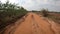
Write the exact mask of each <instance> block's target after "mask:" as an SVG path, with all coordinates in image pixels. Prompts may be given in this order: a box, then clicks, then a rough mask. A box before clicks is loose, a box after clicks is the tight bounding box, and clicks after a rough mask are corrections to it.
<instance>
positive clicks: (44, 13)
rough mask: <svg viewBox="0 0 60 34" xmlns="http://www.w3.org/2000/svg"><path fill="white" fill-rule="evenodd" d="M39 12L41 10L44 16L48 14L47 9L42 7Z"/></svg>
mask: <svg viewBox="0 0 60 34" xmlns="http://www.w3.org/2000/svg"><path fill="white" fill-rule="evenodd" d="M41 12H42V15H43V16H44V17H47V16H48V11H47V10H45V9H43V10H41Z"/></svg>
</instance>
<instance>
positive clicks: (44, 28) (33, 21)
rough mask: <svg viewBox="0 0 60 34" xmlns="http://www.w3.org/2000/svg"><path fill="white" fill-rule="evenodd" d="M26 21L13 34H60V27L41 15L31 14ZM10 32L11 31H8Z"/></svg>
mask: <svg viewBox="0 0 60 34" xmlns="http://www.w3.org/2000/svg"><path fill="white" fill-rule="evenodd" d="M24 19H25V20H24V21H23V22H21V24H19V25H17V26H16V28H15V30H14V32H12V33H13V34H60V33H59V32H60V26H58V25H56V24H55V23H54V22H53V21H52V22H53V23H52V22H51V21H49V20H48V19H45V18H43V17H41V15H40V16H39V15H37V14H34V13H29V14H28V16H27V17H26V18H24ZM19 21H20V20H19ZM19 21H18V22H19ZM18 22H16V24H17V23H18ZM19 23H20V22H19ZM8 31H10V30H9V29H8ZM12 33H11V34H12ZM5 34H8V32H7V31H6V32H5Z"/></svg>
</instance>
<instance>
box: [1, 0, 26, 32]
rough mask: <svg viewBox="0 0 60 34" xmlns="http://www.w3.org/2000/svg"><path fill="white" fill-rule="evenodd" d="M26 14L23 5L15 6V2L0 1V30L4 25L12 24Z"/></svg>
mask: <svg viewBox="0 0 60 34" xmlns="http://www.w3.org/2000/svg"><path fill="white" fill-rule="evenodd" d="M25 14H27V11H26V10H25V9H24V8H23V7H19V6H17V4H15V3H13V4H12V3H9V1H7V2H6V3H2V2H1V1H0V31H2V30H3V29H4V27H6V26H8V25H10V24H14V22H15V21H16V20H17V19H19V18H21V17H22V16H24V15H25Z"/></svg>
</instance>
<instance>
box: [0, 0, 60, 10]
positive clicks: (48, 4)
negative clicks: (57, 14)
mask: <svg viewBox="0 0 60 34" xmlns="http://www.w3.org/2000/svg"><path fill="white" fill-rule="evenodd" d="M0 1H2V2H3V3H4V2H5V1H6V0H0ZM9 1H10V2H11V3H17V4H19V5H20V6H23V7H24V8H26V9H27V10H41V9H43V8H45V9H48V10H52V11H60V0H9Z"/></svg>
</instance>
